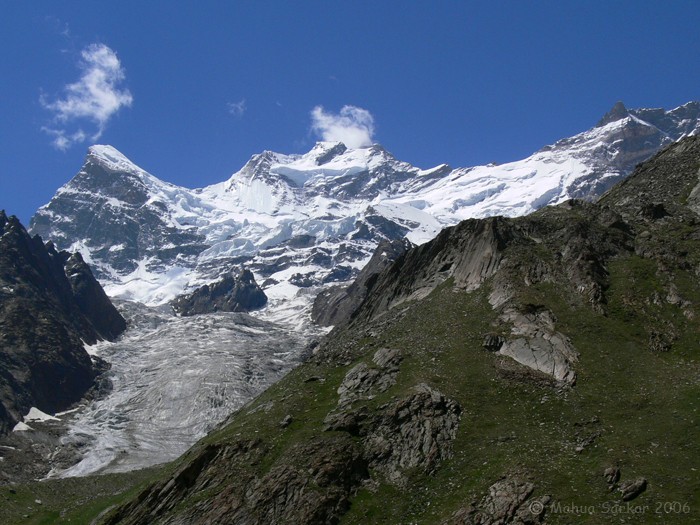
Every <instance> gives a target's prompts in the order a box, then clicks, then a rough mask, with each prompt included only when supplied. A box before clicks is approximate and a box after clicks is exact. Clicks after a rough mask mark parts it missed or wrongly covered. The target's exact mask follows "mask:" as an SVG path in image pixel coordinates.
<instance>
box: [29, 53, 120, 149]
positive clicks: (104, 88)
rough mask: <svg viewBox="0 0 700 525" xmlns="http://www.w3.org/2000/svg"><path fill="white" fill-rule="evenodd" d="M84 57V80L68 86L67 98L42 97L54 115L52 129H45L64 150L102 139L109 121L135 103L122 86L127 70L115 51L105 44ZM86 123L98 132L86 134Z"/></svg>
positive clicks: (81, 64) (43, 102)
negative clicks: (74, 145) (121, 110)
mask: <svg viewBox="0 0 700 525" xmlns="http://www.w3.org/2000/svg"><path fill="white" fill-rule="evenodd" d="M80 55H81V61H80V63H79V67H80V69H81V70H82V76H81V77H80V79H79V80H78V81H77V82H74V83H72V84H68V85H66V86H65V88H64V96H63V97H59V98H56V99H55V100H48V99H47V97H46V96H44V95H42V97H41V98H40V102H41V104H42V105H43V106H44V107H45V108H46V109H48V110H49V111H51V112H52V113H53V114H54V118H53V123H52V124H51V126H45V127H44V128H42V129H43V130H44V131H45V132H47V133H48V134H49V135H52V136H53V137H54V140H53V144H54V146H55V147H57V148H58V149H62V150H65V149H67V148H69V147H70V146H72V145H73V144H76V143H80V142H84V141H86V140H88V139H90V140H92V141H94V140H97V139H98V138H100V136H101V135H102V133H103V132H104V130H105V127H106V126H107V123H108V122H109V120H110V119H111V118H112V117H113V116H114V115H115V114H116V113H117V112H118V111H119V110H120V109H121V108H123V107H129V106H131V103H132V102H133V97H132V95H131V93H130V92H129V90H128V89H126V88H122V87H121V84H122V83H123V82H124V80H125V78H126V77H125V74H124V68H123V67H122V65H121V62H120V61H119V58H117V55H116V53H115V52H114V51H113V50H112V49H110V48H109V47H107V46H106V45H104V44H91V45H89V46H88V47H86V48H85V49H84V50H83V51H82V52H81V54H80ZM86 123H89V124H90V125H91V126H92V127H94V128H95V131H94V132H92V133H87V132H85V131H83V127H84V125H85V124H86ZM75 128H78V129H77V130H75Z"/></svg>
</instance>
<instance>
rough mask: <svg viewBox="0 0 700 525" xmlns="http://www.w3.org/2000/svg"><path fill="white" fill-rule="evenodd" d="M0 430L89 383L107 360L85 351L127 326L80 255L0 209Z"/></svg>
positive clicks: (69, 398) (52, 408) (59, 403)
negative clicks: (96, 359)
mask: <svg viewBox="0 0 700 525" xmlns="http://www.w3.org/2000/svg"><path fill="white" fill-rule="evenodd" d="M0 232H2V236H1V237H0V435H1V434H5V433H7V432H9V431H10V430H11V429H12V428H13V427H14V425H15V424H16V423H17V422H18V421H21V419H22V416H23V415H24V414H26V413H27V412H28V411H29V409H30V408H31V407H37V408H39V409H40V410H42V411H44V412H50V413H55V412H57V411H60V410H65V409H66V408H68V407H69V406H70V405H71V404H73V403H75V402H77V401H78V400H79V399H80V398H81V397H82V396H83V394H85V392H86V391H87V390H88V389H89V388H90V387H92V386H93V382H94V379H95V377H96V376H97V374H98V373H100V372H101V371H103V370H104V366H105V363H103V362H96V363H93V362H92V361H91V359H90V356H89V355H88V353H87V352H86V351H85V349H84V344H85V343H88V344H92V343H95V342H96V341H98V340H102V339H110V340H112V339H114V338H116V337H117V336H118V335H119V334H120V333H121V332H123V331H124V330H125V329H126V323H125V321H124V319H123V318H122V317H121V315H119V313H118V312H117V310H116V309H115V308H114V306H112V304H111V303H110V301H109V299H108V298H107V296H106V295H105V293H104V291H103V290H102V288H101V287H100V285H99V284H98V282H97V281H96V280H95V278H94V277H93V275H92V273H91V272H90V269H89V268H88V266H87V265H86V264H85V263H84V262H83V260H82V258H81V257H80V254H74V255H70V254H69V253H67V252H58V251H56V249H55V248H54V246H53V244H51V243H47V244H46V245H44V243H43V241H42V240H41V238H40V237H30V236H29V235H28V234H27V232H26V231H25V229H24V227H23V226H22V225H21V224H20V223H19V221H18V220H17V218H16V217H14V216H12V217H9V218H8V217H7V216H6V215H5V213H4V211H0Z"/></svg>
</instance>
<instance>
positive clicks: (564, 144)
mask: <svg viewBox="0 0 700 525" xmlns="http://www.w3.org/2000/svg"><path fill="white" fill-rule="evenodd" d="M699 123H700V105H699V104H698V103H697V102H691V103H688V104H686V105H684V106H681V107H679V108H676V109H674V110H671V111H664V110H662V109H640V110H628V109H627V108H625V107H624V105H622V104H621V103H618V104H617V105H616V106H615V107H614V108H613V109H612V110H611V111H610V112H609V113H608V114H607V115H606V116H605V117H604V118H603V119H602V120H601V121H600V123H599V124H598V125H597V126H596V127H594V128H592V129H591V130H589V131H587V132H584V133H581V134H579V135H576V136H574V137H571V138H568V139H564V140H561V141H559V142H557V143H556V144H554V145H551V146H547V147H545V148H543V149H542V150H540V151H538V152H536V153H535V154H533V155H532V156H530V157H528V158H527V159H524V160H521V161H517V162H512V163H508V164H503V165H488V166H478V167H472V168H457V169H452V168H451V167H449V166H447V165H441V166H437V167H435V168H433V169H429V170H421V169H418V168H416V167H413V166H411V165H410V164H407V163H405V162H401V161H399V160H397V159H395V158H394V157H393V156H392V155H391V154H390V153H389V152H387V151H386V150H385V149H384V148H382V147H381V146H379V145H373V146H371V147H368V148H360V149H354V150H352V149H348V148H347V147H346V146H345V145H343V144H342V143H318V144H317V145H316V146H315V147H314V148H313V149H312V150H311V151H309V152H308V153H306V154H304V155H282V154H278V153H273V152H269V151H266V152H263V153H261V154H259V155H254V156H253V157H252V158H251V160H250V161H249V162H248V163H247V164H246V165H245V166H244V167H243V168H242V169H241V170H240V171H238V172H237V173H235V174H234V175H232V176H231V178H230V179H229V180H227V181H225V182H222V183H219V184H214V185H212V186H208V187H206V188H201V189H195V190H190V189H186V188H180V187H177V186H174V185H171V184H168V183H165V182H163V181H160V180H159V179H157V178H155V177H153V176H152V175H150V174H148V173H146V172H145V171H144V170H142V169H141V168H139V167H138V166H135V165H134V164H133V163H131V162H130V161H129V160H128V159H127V158H126V157H125V156H124V155H122V154H121V153H119V152H118V151H117V150H116V149H114V148H112V147H110V146H93V147H92V148H90V151H89V153H88V157H87V159H86V162H85V165H84V166H83V168H82V169H81V171H80V172H79V173H78V174H77V175H76V176H75V177H74V178H73V179H72V180H71V181H70V182H68V183H67V184H66V185H64V186H63V187H62V188H61V189H60V190H59V191H58V192H57V194H56V196H55V197H54V198H53V199H52V200H51V202H49V203H48V204H47V205H46V206H43V207H42V208H41V209H40V210H38V212H37V214H36V215H35V216H34V218H33V219H32V223H31V228H32V231H33V232H34V233H39V234H41V235H42V236H44V237H45V238H51V239H54V240H55V242H56V243H57V245H58V246H59V247H61V248H65V249H70V250H80V251H81V253H83V256H84V257H85V259H86V260H87V261H88V262H89V263H90V264H91V265H93V267H94V268H95V271H96V272H97V275H98V277H99V278H100V279H101V281H102V282H103V283H104V284H105V286H106V289H107V291H108V293H109V294H110V295H114V296H119V297H122V298H126V299H136V300H140V301H143V302H146V303H147V304H163V303H166V302H168V301H170V300H172V299H173V298H175V297H176V296H177V295H179V294H181V293H182V292H183V291H191V290H192V289H194V288H197V287H199V286H201V285H202V284H207V283H210V282H213V281H215V280H217V279H219V278H220V277H221V276H222V275H223V274H225V273H229V272H230V271H232V270H236V271H238V268H239V267H240V266H241V265H243V266H245V267H246V268H248V269H250V270H252V271H253V273H254V274H255V278H256V280H257V281H258V282H260V283H261V285H262V287H263V289H264V291H265V293H266V295H267V296H268V297H269V299H270V301H269V305H268V308H267V309H266V312H267V313H263V315H272V316H273V317H274V312H278V313H279V315H277V318H279V319H289V318H290V314H291V313H292V312H293V311H294V309H295V308H296V309H297V310H298V308H306V307H307V306H309V304H310V301H311V298H312V297H314V296H315V295H316V292H318V290H319V287H325V286H326V285H329V284H332V283H339V282H347V281H349V280H350V279H352V278H353V277H354V276H356V275H357V273H358V272H359V269H360V268H362V267H363V266H364V264H365V263H366V262H367V261H369V258H370V257H371V254H372V253H373V251H374V248H375V247H376V246H377V245H378V244H379V242H381V241H383V240H396V239H401V238H403V237H407V238H408V239H409V240H410V241H412V242H414V243H417V244H420V243H423V242H425V241H427V240H430V239H432V238H433V237H435V236H436V235H437V234H438V232H439V231H440V230H441V229H442V228H444V227H445V226H451V225H454V224H457V223H458V222H459V221H460V220H463V219H467V218H479V217H489V216H495V215H503V216H519V215H523V214H526V213H530V212H532V211H535V210H537V209H539V208H541V207H542V206H546V205H549V204H557V203H560V202H563V201H564V200H566V199H568V198H571V197H577V198H583V199H586V200H592V199H594V198H596V197H597V196H599V195H600V194H602V193H603V192H604V191H605V190H607V189H608V188H610V187H611V186H612V185H613V184H614V183H615V182H617V181H619V180H621V179H622V178H624V177H625V176H626V175H628V174H629V172H630V171H631V170H632V168H633V167H634V166H635V164H636V163H637V162H639V161H641V160H643V159H645V158H647V157H648V156H650V155H651V154H653V153H654V152H655V151H657V150H658V149H660V148H661V147H663V146H665V145H668V144H670V143H672V142H673V141H675V140H677V139H679V138H681V137H682V136H685V135H690V134H694V133H697V132H698V130H699V129H700V128H699ZM292 299H294V301H290V300H292Z"/></svg>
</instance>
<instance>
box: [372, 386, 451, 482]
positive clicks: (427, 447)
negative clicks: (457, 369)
mask: <svg viewBox="0 0 700 525" xmlns="http://www.w3.org/2000/svg"><path fill="white" fill-rule="evenodd" d="M460 414H461V408H460V406H459V404H457V403H456V402H455V401H452V400H450V399H448V398H447V397H445V396H444V395H443V394H441V393H440V392H438V391H437V390H434V389H432V388H430V387H429V386H428V385H426V384H420V385H418V386H417V387H416V388H415V393H413V394H409V395H408V396H406V397H404V398H402V399H399V400H398V401H395V402H394V403H392V404H390V405H389V406H388V407H386V408H385V409H384V410H383V411H382V412H381V414H380V415H379V416H377V417H375V419H374V420H373V422H372V424H371V428H370V429H369V430H368V432H367V435H366V437H365V438H364V439H363V445H364V453H365V457H366V458H367V459H368V462H369V465H370V466H371V467H372V468H374V469H375V470H377V471H378V472H381V473H382V474H383V475H384V476H385V477H386V479H387V480H388V481H389V482H391V483H395V484H401V483H403V481H404V472H405V470H407V469H410V468H420V469H422V470H424V471H428V472H431V471H432V470H433V469H435V468H436V466H437V464H438V463H439V462H440V461H442V460H444V459H447V458H449V457H451V455H452V440H453V439H454V438H455V437H456V435H457V428H458V426H459V419H460Z"/></svg>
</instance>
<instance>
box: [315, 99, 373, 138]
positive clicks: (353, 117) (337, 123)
mask: <svg viewBox="0 0 700 525" xmlns="http://www.w3.org/2000/svg"><path fill="white" fill-rule="evenodd" d="M311 129H312V131H313V132H314V133H316V134H317V135H319V136H320V137H321V138H322V139H323V140H325V141H331V142H337V141H340V142H343V143H344V144H345V145H346V146H347V147H348V148H361V147H364V146H370V145H371V144H372V137H373V136H374V117H373V116H372V114H371V113H370V112H369V111H367V110H366V109H362V108H358V107H356V106H343V108H342V109H341V110H340V113H338V114H333V113H327V112H326V111H325V110H324V109H323V107H322V106H316V107H315V108H314V109H313V110H311Z"/></svg>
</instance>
